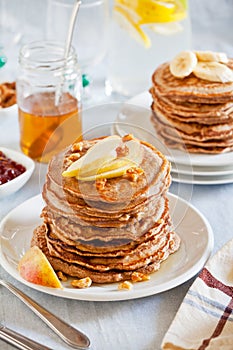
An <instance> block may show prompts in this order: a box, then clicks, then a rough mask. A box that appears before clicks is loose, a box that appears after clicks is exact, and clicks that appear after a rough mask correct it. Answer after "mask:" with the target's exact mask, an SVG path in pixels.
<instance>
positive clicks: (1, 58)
mask: <svg viewBox="0 0 233 350" xmlns="http://www.w3.org/2000/svg"><path fill="white" fill-rule="evenodd" d="M24 10H25V0H22V1H18V0H11V1H9V0H0V68H2V67H3V66H4V65H5V63H6V60H7V62H8V64H7V65H6V67H4V68H3V69H1V80H9V79H12V80H14V79H15V78H16V74H17V72H16V68H15V67H16V66H17V57H18V50H19V47H20V45H21V42H22V37H23V30H24V14H25V11H24ZM9 65H10V69H9V68H8V66H9Z"/></svg>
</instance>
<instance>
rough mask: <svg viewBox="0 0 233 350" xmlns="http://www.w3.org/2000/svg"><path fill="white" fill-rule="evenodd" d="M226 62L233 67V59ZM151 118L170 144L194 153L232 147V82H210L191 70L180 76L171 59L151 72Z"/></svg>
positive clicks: (164, 139)
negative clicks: (175, 74) (177, 76)
mask: <svg viewBox="0 0 233 350" xmlns="http://www.w3.org/2000/svg"><path fill="white" fill-rule="evenodd" d="M227 66H228V67H229V68H231V69H233V60H229V62H228V63H227ZM150 93H151V95H152V98H153V103H152V106H151V108H152V111H153V112H152V113H153V114H152V117H151V120H152V122H153V124H154V126H155V129H156V132H157V134H158V135H159V136H160V137H161V138H162V140H163V141H165V143H166V144H167V145H168V147H170V148H178V149H187V151H189V152H193V153H222V152H228V151H231V150H232V149H233V83H232V82H227V83H222V82H211V81H207V80H204V79H199V78H197V77H195V76H194V74H190V75H189V76H188V77H185V78H183V79H179V78H176V77H174V76H173V75H172V74H171V72H170V69H169V63H164V64H162V65H161V66H159V67H158V68H157V69H156V71H155V72H154V73H153V76H152V87H151V89H150Z"/></svg>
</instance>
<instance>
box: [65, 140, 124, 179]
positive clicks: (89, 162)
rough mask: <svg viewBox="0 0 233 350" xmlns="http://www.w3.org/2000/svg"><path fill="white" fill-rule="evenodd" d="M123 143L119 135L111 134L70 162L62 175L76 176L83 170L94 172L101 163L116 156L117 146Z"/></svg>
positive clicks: (83, 171)
mask: <svg viewBox="0 0 233 350" xmlns="http://www.w3.org/2000/svg"><path fill="white" fill-rule="evenodd" d="M122 144H123V142H122V139H121V137H120V136H117V135H112V136H108V137H106V138H104V139H103V140H100V141H98V142H97V143H96V144H95V145H94V146H92V147H91V148H90V149H89V150H88V151H87V153H86V154H85V155H84V156H83V157H81V158H79V159H78V160H76V161H75V162H74V163H72V164H71V165H70V166H69V168H68V169H66V170H65V171H64V172H63V173H62V175H63V176H64V177H73V176H77V175H78V174H79V173H82V174H85V172H93V173H96V171H97V170H98V169H100V168H101V166H102V165H103V164H105V163H106V162H109V161H111V160H113V159H115V158H116V157H117V151H116V150H117V148H118V147H120V146H121V145H122Z"/></svg>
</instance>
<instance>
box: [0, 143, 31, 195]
mask: <svg viewBox="0 0 233 350" xmlns="http://www.w3.org/2000/svg"><path fill="white" fill-rule="evenodd" d="M0 151H2V152H3V153H4V154H5V155H6V156H7V157H8V158H10V159H12V160H14V161H15V162H17V163H20V164H22V165H24V166H25V168H26V171H25V172H24V173H22V174H21V175H19V176H17V177H16V178H14V179H13V180H11V181H8V182H6V183H5V184H2V185H0V198H3V197H5V196H8V195H10V194H12V193H14V192H16V191H18V190H19V189H20V188H21V187H23V186H24V185H25V183H26V182H27V181H28V180H29V179H30V177H31V175H32V173H33V170H34V168H35V163H34V161H33V160H32V159H31V158H29V157H27V156H25V155H24V154H23V153H20V152H18V151H14V150H11V149H9V148H5V147H0Z"/></svg>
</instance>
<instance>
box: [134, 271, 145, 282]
mask: <svg viewBox="0 0 233 350" xmlns="http://www.w3.org/2000/svg"><path fill="white" fill-rule="evenodd" d="M149 279H150V276H148V275H145V274H144V273H141V272H136V271H135V272H133V273H132V275H131V280H132V281H133V282H144V281H149Z"/></svg>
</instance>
